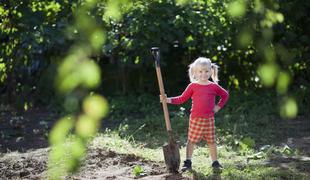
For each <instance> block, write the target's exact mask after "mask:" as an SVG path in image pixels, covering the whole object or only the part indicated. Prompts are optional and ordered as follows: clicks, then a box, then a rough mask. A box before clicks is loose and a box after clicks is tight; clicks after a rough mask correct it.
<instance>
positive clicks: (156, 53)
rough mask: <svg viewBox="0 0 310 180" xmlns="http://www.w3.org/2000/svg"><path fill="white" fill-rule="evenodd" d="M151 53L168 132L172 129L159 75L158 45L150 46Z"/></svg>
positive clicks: (161, 79)
mask: <svg viewBox="0 0 310 180" xmlns="http://www.w3.org/2000/svg"><path fill="white" fill-rule="evenodd" d="M151 53H152V56H153V58H154V60H155V66H156V74H157V80H158V85H159V91H160V95H161V96H162V97H163V98H162V105H163V110H164V116H165V122H166V128H167V131H168V132H170V131H172V129H171V124H170V118H169V112H168V106H167V101H166V100H167V99H166V94H165V89H164V83H163V78H162V76H161V70H160V50H159V48H158V47H153V48H151ZM168 134H169V133H168Z"/></svg>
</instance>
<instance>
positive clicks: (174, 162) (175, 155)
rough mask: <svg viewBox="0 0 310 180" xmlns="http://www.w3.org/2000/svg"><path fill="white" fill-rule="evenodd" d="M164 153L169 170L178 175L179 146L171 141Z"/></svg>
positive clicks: (164, 148) (164, 147)
mask: <svg viewBox="0 0 310 180" xmlns="http://www.w3.org/2000/svg"><path fill="white" fill-rule="evenodd" d="M163 151H164V158H165V163H166V167H167V170H168V171H169V172H170V173H177V172H178V171H179V166H180V151H179V145H178V144H177V143H176V142H173V141H170V142H169V143H168V144H165V145H164V146H163Z"/></svg>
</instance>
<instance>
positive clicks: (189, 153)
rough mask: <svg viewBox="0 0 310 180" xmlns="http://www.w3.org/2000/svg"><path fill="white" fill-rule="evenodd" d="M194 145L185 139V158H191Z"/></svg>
mask: <svg viewBox="0 0 310 180" xmlns="http://www.w3.org/2000/svg"><path fill="white" fill-rule="evenodd" d="M194 147H195V144H194V143H192V142H190V141H187V144H186V159H188V160H190V159H192V155H193V152H194Z"/></svg>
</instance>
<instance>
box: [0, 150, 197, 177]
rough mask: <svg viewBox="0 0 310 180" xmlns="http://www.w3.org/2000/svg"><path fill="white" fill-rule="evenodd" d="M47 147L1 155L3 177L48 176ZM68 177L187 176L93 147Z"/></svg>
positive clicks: (156, 164) (149, 162) (135, 158)
mask: <svg viewBox="0 0 310 180" xmlns="http://www.w3.org/2000/svg"><path fill="white" fill-rule="evenodd" d="M47 154H48V148H43V149H38V150H35V151H30V152H25V153H18V152H10V153H6V154H2V155H1V157H0V177H1V178H3V179H45V178H46V168H47ZM137 165H139V166H141V167H142V169H143V171H144V173H145V174H144V175H143V176H141V177H135V176H134V174H133V169H134V167H135V166H137ZM65 179H68V180H84V179H85V180H86V179H111V180H112V179H117V180H123V179H124V180H129V179H144V180H146V179H151V180H161V179H167V180H185V179H191V178H189V177H183V176H182V175H181V174H168V173H166V169H165V165H164V164H163V163H158V162H153V161H147V160H144V159H142V158H140V157H137V156H135V155H133V154H117V153H116V152H113V151H109V150H104V149H91V150H89V153H88V154H87V156H86V157H85V161H84V162H83V164H82V165H81V168H80V169H79V171H78V172H77V173H76V174H74V175H69V176H67V177H65Z"/></svg>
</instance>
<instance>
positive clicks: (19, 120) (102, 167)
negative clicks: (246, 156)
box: [0, 110, 310, 180]
mask: <svg viewBox="0 0 310 180" xmlns="http://www.w3.org/2000/svg"><path fill="white" fill-rule="evenodd" d="M56 119H57V115H56V114H53V113H50V112H48V111H42V110H32V111H29V112H26V113H23V115H22V116H18V115H16V114H13V113H10V111H9V110H7V111H2V112H1V113H0V123H1V126H0V177H1V179H2V178H3V179H45V178H44V177H46V167H47V154H48V151H49V148H48V141H47V132H48V131H49V130H50V129H51V127H52V125H53V124H54V123H55V120H56ZM309 132H310V121H308V120H307V118H305V117H300V118H297V119H295V120H290V121H283V122H282V123H281V124H279V133H281V138H279V140H280V143H285V144H287V145H289V146H290V147H291V148H295V149H299V150H300V152H301V154H302V156H301V158H299V159H296V158H292V157H291V158H283V157H281V158H279V157H274V158H273V159H271V160H270V162H268V164H270V165H271V166H277V167H283V169H286V168H287V169H288V168H290V167H291V166H294V167H296V168H297V169H298V170H300V171H301V172H305V173H307V172H310V164H309V162H310V159H309V156H310V133H309ZM137 165H140V166H141V167H142V168H143V170H144V172H145V174H144V175H142V176H140V177H138V178H135V177H134V175H133V168H134V167H135V166H137ZM65 179H70V180H82V179H117V180H127V179H143V180H146V179H148V180H149V179H150V180H159V179H168V180H183V179H197V178H195V173H194V175H193V177H188V176H183V175H182V174H169V173H167V172H166V169H165V164H164V163H163V162H162V163H160V162H153V161H147V160H145V159H143V158H141V157H137V156H135V155H132V154H118V153H116V152H113V151H109V150H106V149H90V150H89V152H88V154H87V156H86V158H85V161H84V162H83V164H82V166H81V168H80V170H79V172H78V173H76V174H74V175H70V176H67V177H65Z"/></svg>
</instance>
